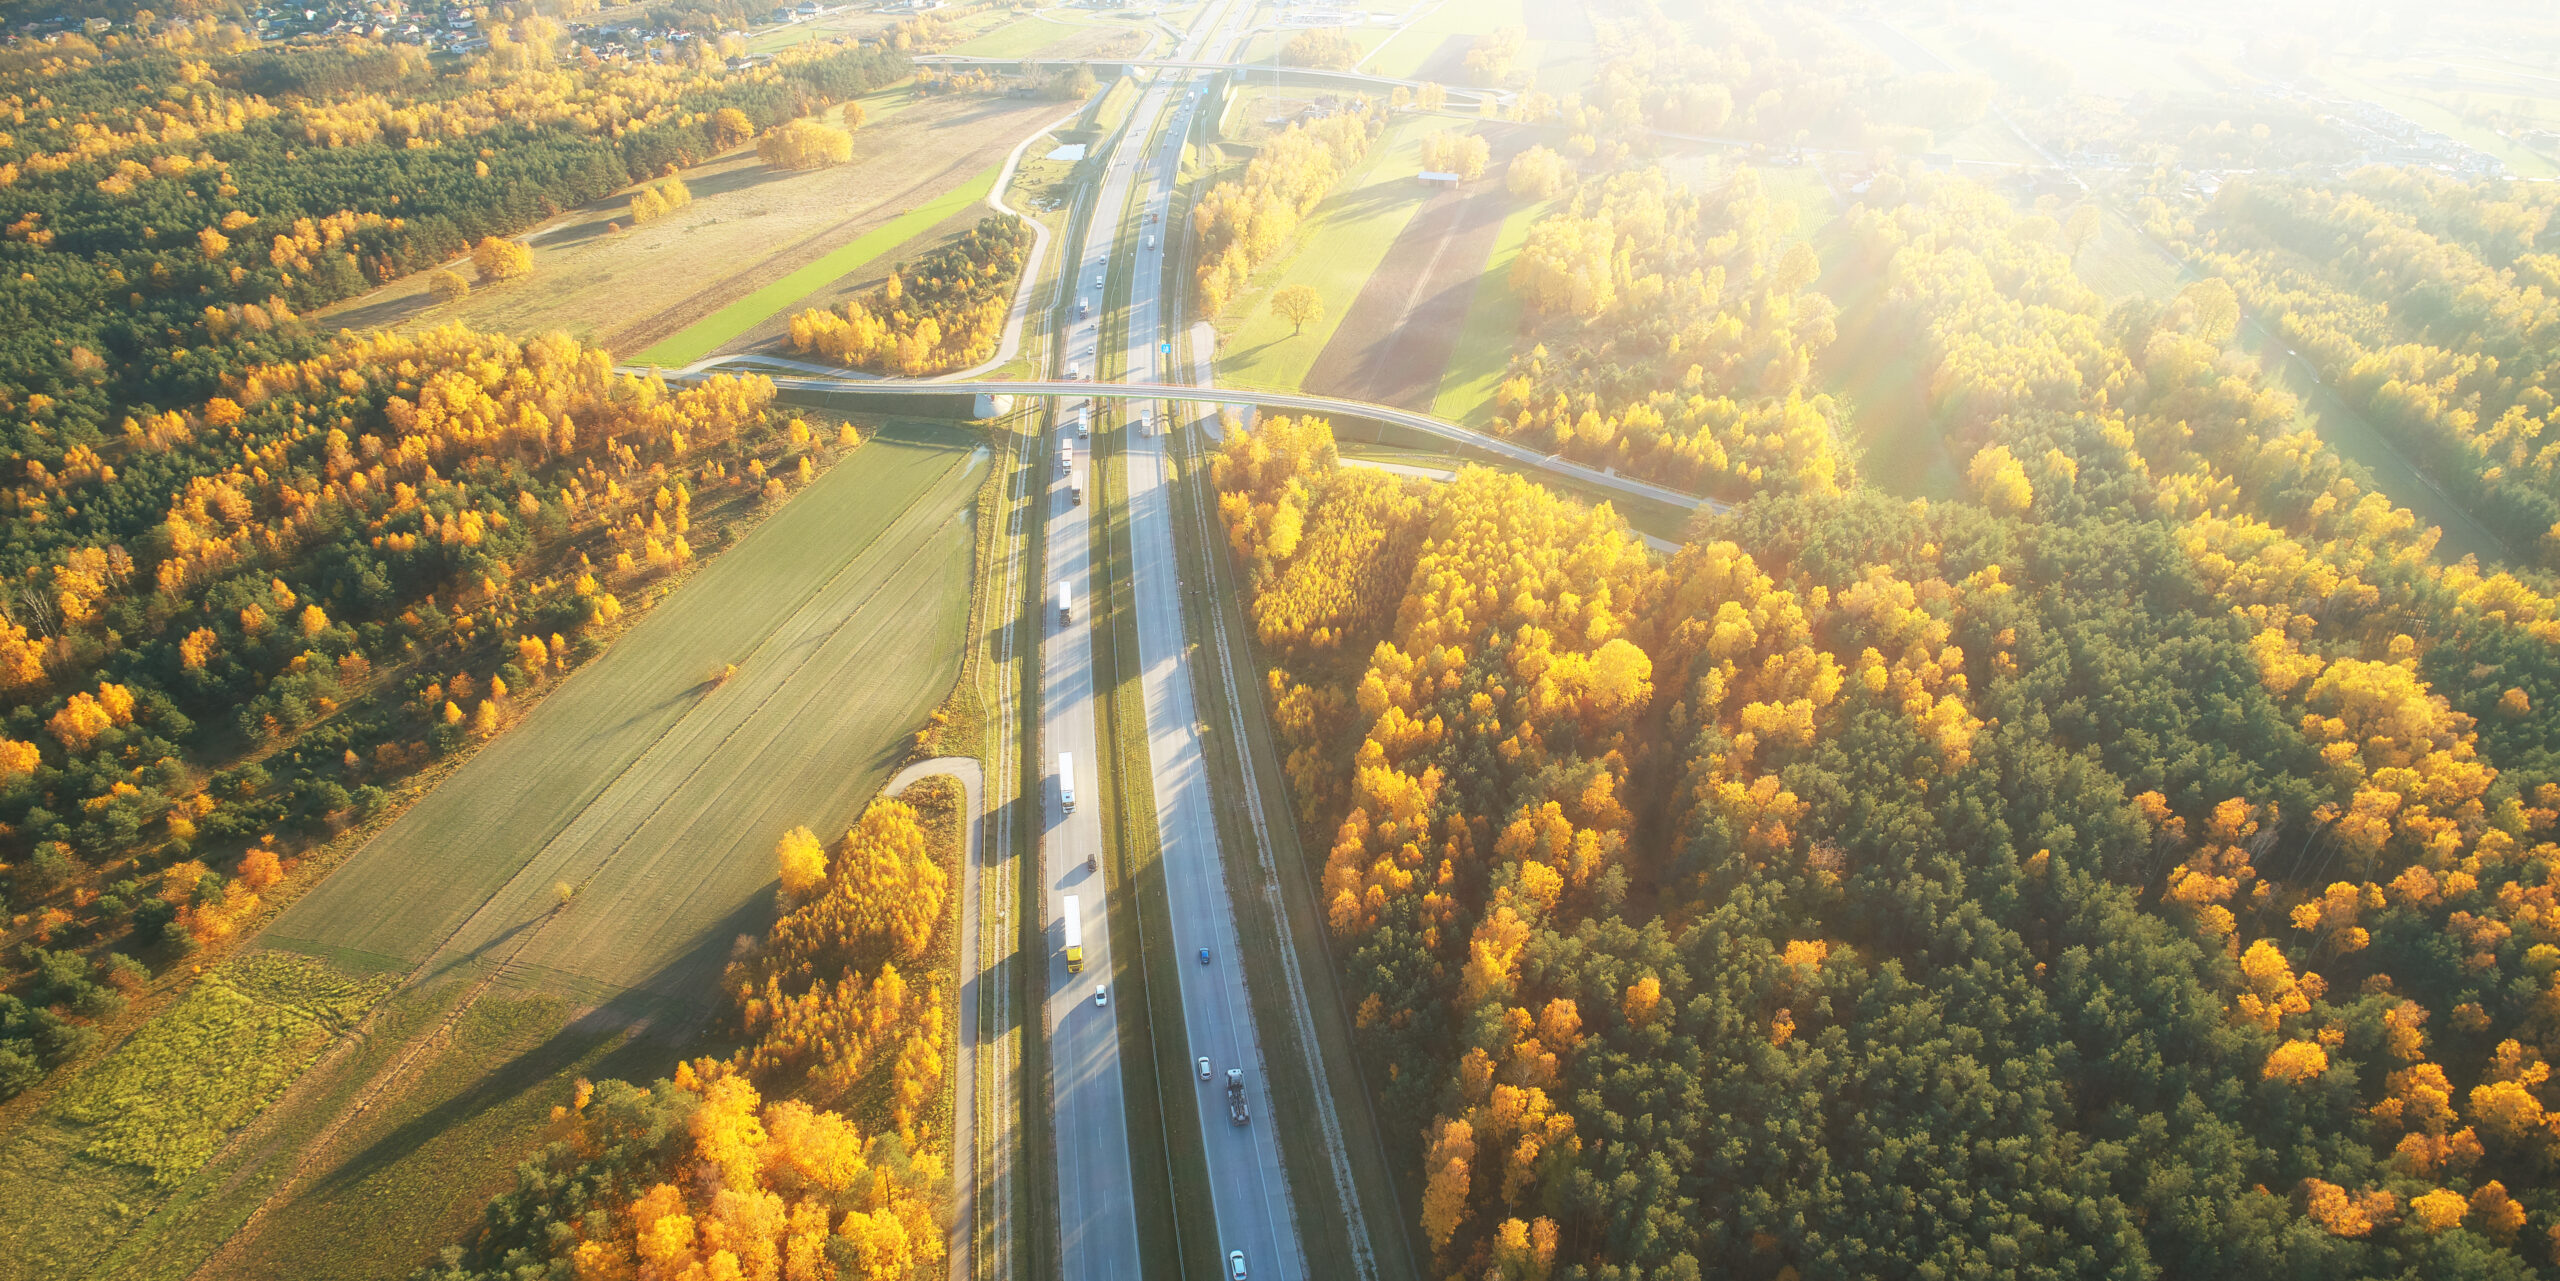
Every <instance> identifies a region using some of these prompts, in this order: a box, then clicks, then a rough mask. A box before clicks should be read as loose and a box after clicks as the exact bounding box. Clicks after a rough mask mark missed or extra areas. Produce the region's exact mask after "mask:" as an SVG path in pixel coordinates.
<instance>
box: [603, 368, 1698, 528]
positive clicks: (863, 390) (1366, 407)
mask: <svg viewBox="0 0 2560 1281" xmlns="http://www.w3.org/2000/svg"><path fill="white" fill-rule="evenodd" d="M633 372H647V371H633ZM661 372H662V375H663V376H664V377H665V378H667V379H668V380H669V381H671V382H689V381H693V380H696V379H700V378H706V377H709V376H710V375H712V374H715V373H729V374H743V373H757V374H763V375H764V376H766V377H768V378H771V379H772V380H773V384H774V386H775V387H776V388H778V389H781V390H783V391H788V392H796V393H800V394H803V395H823V396H828V397H831V398H837V399H839V401H840V403H842V404H844V405H847V406H849V407H861V408H880V407H886V406H887V405H890V404H895V403H899V402H906V403H910V404H912V402H914V401H915V400H917V399H925V400H928V401H931V400H940V401H942V402H943V405H942V406H941V407H942V408H943V409H944V410H945V411H946V412H949V413H953V414H955V415H959V416H964V417H973V418H984V417H988V416H990V415H992V414H993V413H994V412H996V411H995V407H994V401H993V398H994V397H997V396H1039V397H1047V398H1051V399H1068V400H1118V401H1132V400H1174V401H1184V402H1188V403H1192V404H1207V405H1235V406H1252V407H1254V408H1257V409H1278V410H1287V411H1289V412H1291V413H1299V414H1321V415H1323V416H1325V417H1327V418H1351V419H1358V420H1362V421H1366V422H1373V423H1382V424H1385V425H1387V426H1391V427H1397V428H1402V429H1404V430H1405V431H1408V432H1413V433H1417V434H1419V435H1422V436H1426V437H1430V438H1431V439H1433V440H1436V441H1440V442H1444V443H1447V444H1451V445H1455V446H1457V447H1459V448H1461V449H1464V450H1469V451H1472V452H1475V453H1479V454H1488V455H1492V456H1494V457H1497V458H1500V459H1502V460H1504V461H1506V462H1510V463H1514V464H1517V465H1519V466H1523V467H1529V468H1534V469H1536V470H1538V471H1543V472H1546V473H1548V474H1549V475H1554V476H1560V477H1566V478H1569V479H1572V480H1575V481H1578V482H1580V483H1582V484H1585V485H1589V486H1592V487H1594V488H1598V489H1603V490H1607V491H1609V492H1611V493H1616V494H1624V495H1626V496H1628V497H1630V498H1641V499H1645V500H1647V501H1649V502H1656V503H1663V504H1666V505H1669V506H1672V507H1677V508H1679V509H1681V510H1683V511H1696V510H1698V509H1700V508H1705V509H1708V510H1711V511H1718V512H1721V511H1724V510H1726V509H1727V508H1728V507H1730V506H1731V504H1728V503H1724V502H1720V501H1718V500H1716V499H1713V498H1705V497H1701V496H1699V495H1697V494H1691V493H1685V492H1682V491H1680V490H1677V489H1672V488H1669V487H1668V486H1664V485H1656V484H1653V483H1652V482H1650V481H1642V480H1637V479H1635V478H1634V477H1632V476H1621V475H1619V474H1618V473H1617V472H1615V471H1613V470H1610V469H1607V468H1601V467H1592V466H1588V465H1586V464H1583V463H1578V462H1575V461H1573V460H1571V459H1569V458H1564V457H1561V456H1558V455H1555V454H1548V453H1542V452H1540V451H1538V450H1535V449H1531V448H1529V447H1528V446H1526V445H1521V444H1518V443H1515V442H1513V441H1508V440H1505V439H1503V438H1502V437H1499V436H1494V435H1489V434H1487V433H1485V432H1480V431H1477V430H1475V429H1474V428H1472V427H1462V426H1460V425H1458V424H1456V423H1453V422H1450V421H1448V420H1447V419H1443V418H1434V417H1432V416H1431V415H1429V414H1419V413H1415V412H1413V411H1412V410H1409V409H1399V408H1397V407H1395V406H1393V405H1380V404H1376V403H1373V402H1370V401H1365V400H1348V399H1344V398H1342V397H1338V396H1314V395H1308V394H1307V393H1304V392H1294V391H1263V390H1259V389H1256V388H1251V387H1201V386H1196V385H1193V384H1190V383H1140V382H1114V383H1097V382H1084V381H1081V380H1070V379H1063V378H1028V379H1025V378H1009V379H993V378H971V379H953V380H949V381H940V382H928V381H922V380H909V379H901V378H870V377H865V376H862V375H858V374H848V373H844V372H842V371H833V370H828V369H827V368H826V367H825V366H822V365H812V364H808V363H806V362H802V361H796V360H789V359H781V358H775V357H729V358H725V359H720V360H713V361H705V362H701V363H699V364H695V365H689V366H686V367H685V368H683V369H678V370H666V371H661Z"/></svg>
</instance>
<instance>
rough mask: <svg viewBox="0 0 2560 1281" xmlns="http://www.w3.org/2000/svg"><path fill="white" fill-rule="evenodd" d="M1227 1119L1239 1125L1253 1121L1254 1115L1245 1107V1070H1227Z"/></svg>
mask: <svg viewBox="0 0 2560 1281" xmlns="http://www.w3.org/2000/svg"><path fill="white" fill-rule="evenodd" d="M1227 1119H1228V1120H1229V1121H1231V1122H1234V1123H1235V1124H1237V1125H1243V1124H1245V1123H1246V1122H1248V1121H1251V1120H1253V1113H1252V1112H1251V1111H1249V1110H1248V1109H1246V1107H1245V1105H1244V1069H1243V1068H1228V1069H1227Z"/></svg>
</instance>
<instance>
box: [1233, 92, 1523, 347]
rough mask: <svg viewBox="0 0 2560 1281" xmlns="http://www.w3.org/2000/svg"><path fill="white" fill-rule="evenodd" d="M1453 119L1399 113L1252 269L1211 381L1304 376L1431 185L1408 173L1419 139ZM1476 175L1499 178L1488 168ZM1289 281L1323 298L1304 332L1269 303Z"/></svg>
mask: <svg viewBox="0 0 2560 1281" xmlns="http://www.w3.org/2000/svg"><path fill="white" fill-rule="evenodd" d="M1457 125H1458V122H1457V121H1454V120H1448V119H1443V118H1440V117H1436V116H1400V117H1398V118H1397V120H1396V123H1395V124H1394V125H1393V126H1391V127H1390V128H1389V129H1388V131H1387V134H1386V136H1385V137H1383V138H1381V139H1379V140H1378V142H1377V143H1376V144H1375V145H1374V146H1372V147H1371V148H1370V150H1369V156H1368V158H1367V159H1366V160H1364V161H1362V162H1361V165H1360V167H1359V168H1358V169H1355V170H1353V171H1352V173H1351V174H1350V176H1349V177H1347V178H1346V179H1344V181H1343V183H1342V185H1341V187H1340V188H1338V189H1337V190H1336V191H1335V192H1334V193H1333V194H1332V195H1330V196H1327V197H1325V200H1324V203H1322V204H1320V205H1318V206H1316V211H1315V213H1314V214H1313V215H1311V216H1309V217H1308V219H1307V221H1306V223H1305V225H1304V227H1303V228H1302V229H1301V230H1300V231H1299V232H1298V243H1297V248H1296V249H1295V250H1293V251H1292V252H1291V254H1290V256H1289V257H1288V258H1287V259H1286V260H1285V261H1284V262H1283V263H1282V264H1281V265H1280V266H1279V267H1277V268H1276V269H1273V268H1266V269H1264V270H1263V271H1262V272H1261V273H1259V274H1258V275H1257V276H1256V277H1255V282H1254V288H1252V289H1250V290H1248V291H1246V292H1245V293H1244V294H1242V295H1241V296H1239V297H1238V298H1237V299H1236V300H1235V301H1234V302H1232V303H1229V304H1228V306H1227V311H1226V314H1225V315H1223V316H1221V317H1219V319H1218V329H1219V332H1220V341H1219V344H1218V352H1219V354H1218V381H1220V382H1222V383H1230V384H1233V385H1235V386H1238V387H1265V388H1275V389H1282V390H1296V389H1297V387H1298V386H1299V384H1300V383H1302V382H1304V381H1305V379H1306V376H1307V370H1308V368H1309V367H1310V366H1312V365H1314V364H1315V360H1316V357H1317V356H1318V355H1319V354H1321V353H1322V352H1323V351H1324V346H1325V343H1326V342H1328V341H1330V340H1331V339H1332V337H1333V332H1334V329H1335V328H1336V327H1337V326H1339V325H1340V324H1341V323H1342V318H1343V316H1344V315H1345V314H1347V313H1348V312H1349V311H1350V310H1351V303H1352V300H1353V299H1355V298H1358V297H1359V296H1360V290H1361V287H1362V286H1364V285H1366V284H1368V283H1369V277H1370V275H1371V274H1372V273H1374V272H1376V271H1377V269H1378V264H1379V262H1380V261H1382V260H1383V259H1385V257H1386V255H1387V248H1388V246H1390V245H1393V244H1394V243H1395V239H1396V236H1397V235H1398V234H1400V233H1401V232H1403V231H1404V228H1405V224H1406V223H1408V222H1411V221H1412V220H1413V215H1414V214H1415V213H1416V212H1418V211H1419V210H1420V209H1421V208H1422V205H1423V202H1424V201H1425V200H1426V199H1427V198H1428V197H1429V196H1430V194H1431V193H1430V192H1429V191H1427V190H1425V189H1424V188H1423V186H1422V185H1421V184H1420V183H1418V182H1416V181H1415V180H1414V175H1416V174H1418V173H1420V172H1422V139H1423V138H1424V137H1426V136H1428V135H1430V134H1433V133H1437V132H1439V131H1441V130H1443V129H1449V128H1454V127H1457ZM1482 181H1485V182H1497V181H1499V179H1498V178H1497V177H1495V176H1493V175H1492V174H1487V176H1486V177H1485V178H1484V179H1482ZM1290 285H1307V286H1310V287H1312V288H1313V289H1314V290H1315V291H1316V293H1317V295H1318V296H1320V297H1322V298H1323V299H1324V318H1323V319H1322V320H1320V321H1318V322H1317V323H1315V324H1312V325H1309V326H1307V327H1306V331H1305V332H1303V333H1293V332H1292V331H1291V326H1290V324H1289V322H1288V321H1286V320H1283V319H1281V318H1280V317H1279V316H1277V315H1275V314H1273V312H1272V310H1271V306H1270V303H1271V295H1272V294H1273V293H1274V292H1276V291H1278V290H1280V289H1283V288H1286V287H1287V286H1290Z"/></svg>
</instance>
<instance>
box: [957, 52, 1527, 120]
mask: <svg viewBox="0 0 2560 1281" xmlns="http://www.w3.org/2000/svg"><path fill="white" fill-rule="evenodd" d="M914 61H915V64H916V65H917V66H919V67H1019V66H1022V65H1024V64H1025V63H1031V64H1036V65H1038V66H1043V67H1079V66H1081V67H1091V68H1093V71H1094V74H1096V75H1103V74H1105V73H1110V74H1118V73H1120V72H1123V71H1138V70H1145V69H1153V70H1165V71H1223V72H1227V73H1229V74H1232V75H1234V76H1236V77H1238V78H1239V79H1243V80H1247V81H1259V82H1265V83H1272V84H1280V83H1292V84H1313V85H1317V86H1321V87H1329V88H1336V89H1366V90H1370V91H1372V92H1385V91H1387V90H1391V89H1405V90H1409V91H1412V92H1416V93H1418V92H1420V91H1421V89H1422V87H1423V85H1424V84H1426V83H1429V82H1427V81H1422V80H1400V79H1397V78H1396V77H1394V76H1380V75H1372V74H1370V73H1369V72H1366V71H1337V70H1333V69H1331V68H1326V67H1293V66H1289V65H1287V64H1285V63H1278V62H1200V61H1192V60H1187V59H1182V58H1040V57H1031V58H993V57H986V56H983V55H977V54H963V53H921V54H917V55H915V59H914ZM1440 88H1441V89H1442V90H1443V91H1444V92H1446V93H1447V94H1448V95H1449V96H1450V97H1451V98H1452V99H1463V100H1467V101H1472V102H1474V103H1476V104H1477V105H1478V106H1479V107H1481V106H1482V105H1483V104H1484V103H1486V102H1488V101H1490V102H1493V103H1495V104H1499V105H1504V106H1507V105H1509V104H1510V103H1511V101H1512V99H1513V98H1514V97H1515V96H1516V95H1515V94H1514V93H1513V92H1512V91H1511V90H1508V89H1480V88H1476V87H1474V86H1471V85H1441V86H1440Z"/></svg>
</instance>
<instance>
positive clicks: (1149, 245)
mask: <svg viewBox="0 0 2560 1281" xmlns="http://www.w3.org/2000/svg"><path fill="white" fill-rule="evenodd" d="M1155 247H1156V238H1155V237H1153V236H1149V237H1147V248H1149V249H1153V248H1155Z"/></svg>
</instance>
